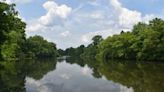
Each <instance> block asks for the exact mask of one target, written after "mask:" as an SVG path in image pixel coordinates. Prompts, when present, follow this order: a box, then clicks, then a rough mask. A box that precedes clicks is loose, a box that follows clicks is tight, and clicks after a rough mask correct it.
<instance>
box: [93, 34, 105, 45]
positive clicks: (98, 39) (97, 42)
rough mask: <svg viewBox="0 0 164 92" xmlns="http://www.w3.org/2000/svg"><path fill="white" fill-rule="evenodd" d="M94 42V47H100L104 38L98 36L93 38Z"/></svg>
mask: <svg viewBox="0 0 164 92" xmlns="http://www.w3.org/2000/svg"><path fill="white" fill-rule="evenodd" d="M92 40H93V44H94V45H98V44H99V43H100V42H101V41H102V40H103V38H102V36H100V35H96V36H94V37H93V38H92Z"/></svg>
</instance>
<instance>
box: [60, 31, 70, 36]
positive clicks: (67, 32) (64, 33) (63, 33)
mask: <svg viewBox="0 0 164 92" xmlns="http://www.w3.org/2000/svg"><path fill="white" fill-rule="evenodd" d="M60 35H61V36H63V37H67V36H69V35H71V33H70V31H65V32H62V33H60Z"/></svg>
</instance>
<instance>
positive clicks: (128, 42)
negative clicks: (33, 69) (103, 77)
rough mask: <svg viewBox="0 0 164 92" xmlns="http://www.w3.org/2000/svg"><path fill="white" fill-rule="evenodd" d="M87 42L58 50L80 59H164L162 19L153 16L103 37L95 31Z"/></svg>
mask: <svg viewBox="0 0 164 92" xmlns="http://www.w3.org/2000/svg"><path fill="white" fill-rule="evenodd" d="M92 41H93V42H92V43H91V44H89V45H88V46H86V47H85V46H84V45H81V46H79V47H77V48H72V47H71V48H68V49H66V50H65V51H62V50H60V51H59V53H61V54H63V55H69V56H76V57H77V56H79V57H80V58H84V59H97V60H99V61H108V60H110V59H121V60H122V59H125V60H139V61H144V60H145V61H164V20H162V19H160V18H155V19H153V20H151V21H149V23H143V22H139V23H138V24H136V25H134V27H133V29H132V30H131V31H129V32H124V31H121V33H120V34H115V35H113V36H109V37H107V38H106V39H103V38H102V36H100V35H96V36H95V37H93V38H92Z"/></svg>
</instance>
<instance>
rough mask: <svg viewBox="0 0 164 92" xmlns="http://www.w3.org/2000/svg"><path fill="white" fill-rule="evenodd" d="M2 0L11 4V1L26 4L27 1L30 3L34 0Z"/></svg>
mask: <svg viewBox="0 0 164 92" xmlns="http://www.w3.org/2000/svg"><path fill="white" fill-rule="evenodd" d="M0 1H3V2H6V3H8V4H11V3H16V4H25V3H30V2H32V1H33V0H0Z"/></svg>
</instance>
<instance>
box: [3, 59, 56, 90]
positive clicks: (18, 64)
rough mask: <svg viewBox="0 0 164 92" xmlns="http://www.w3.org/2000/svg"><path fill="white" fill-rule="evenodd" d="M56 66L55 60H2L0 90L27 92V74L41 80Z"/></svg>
mask: <svg viewBox="0 0 164 92" xmlns="http://www.w3.org/2000/svg"><path fill="white" fill-rule="evenodd" d="M55 67H56V62H55V61H54V60H53V61H50V60H48V61H45V60H39V61H36V60H30V61H29V60H26V61H12V62H7V61H5V62H0V92H25V82H26V81H25V77H26V76H30V77H33V78H35V79H38V80H39V79H41V78H42V77H43V76H44V75H45V74H46V73H47V72H49V71H50V70H54V69H55Z"/></svg>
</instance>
